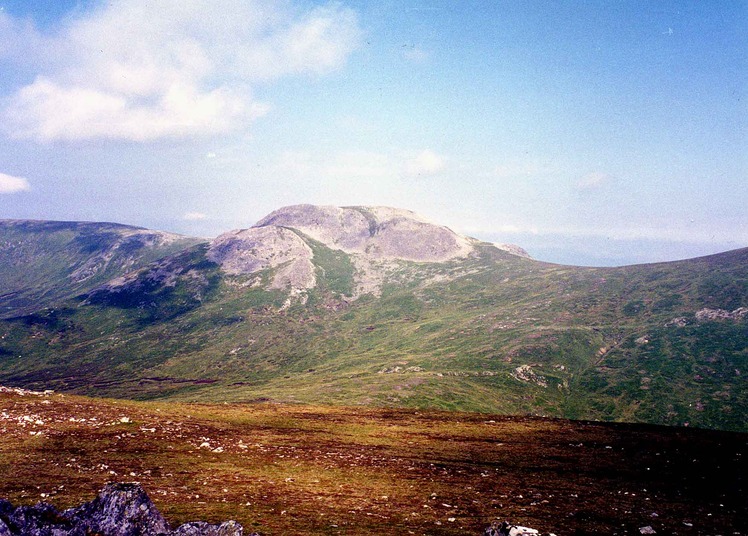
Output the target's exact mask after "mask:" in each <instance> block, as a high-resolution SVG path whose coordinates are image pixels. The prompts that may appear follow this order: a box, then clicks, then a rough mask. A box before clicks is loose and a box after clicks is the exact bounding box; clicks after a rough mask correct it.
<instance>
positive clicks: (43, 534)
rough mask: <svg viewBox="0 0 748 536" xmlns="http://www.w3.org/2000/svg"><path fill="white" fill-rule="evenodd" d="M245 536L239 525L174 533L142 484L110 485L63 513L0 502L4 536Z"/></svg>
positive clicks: (193, 526) (198, 525) (196, 526)
mask: <svg viewBox="0 0 748 536" xmlns="http://www.w3.org/2000/svg"><path fill="white" fill-rule="evenodd" d="M90 534H99V535H101V536H162V535H163V536H242V526H241V525H240V524H239V523H237V522H236V521H226V522H224V523H222V524H220V525H210V524H208V523H204V522H202V521H198V522H193V523H186V524H185V525H182V526H181V527H179V528H177V529H176V530H171V527H170V526H169V523H167V521H166V519H164V516H162V515H161V512H159V511H158V509H157V508H156V506H155V505H154V504H153V503H152V502H151V500H150V499H149V498H148V495H147V494H146V492H145V491H144V490H143V488H141V487H140V485H138V484H130V483H124V484H107V485H106V486H105V487H104V489H102V490H101V491H100V492H99V495H98V496H97V497H96V498H95V499H94V500H93V501H91V502H88V503H86V504H83V505H81V506H79V507H77V508H70V509H68V510H65V511H64V512H59V511H57V509H56V508H55V507H54V506H52V505H51V504H46V503H39V504H36V505H34V506H19V507H18V508H14V507H13V505H12V504H10V503H9V502H8V501H5V500H0V536H87V535H90Z"/></svg>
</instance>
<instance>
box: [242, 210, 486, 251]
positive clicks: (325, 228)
mask: <svg viewBox="0 0 748 536" xmlns="http://www.w3.org/2000/svg"><path fill="white" fill-rule="evenodd" d="M267 226H281V227H291V228H294V229H298V230H299V231H301V232H302V233H304V234H306V235H308V236H309V237H311V238H313V239H314V240H317V241H319V242H322V243H323V244H325V245H326V246H328V247H330V248H333V249H340V250H342V251H344V252H346V253H351V254H364V255H366V256H367V257H369V258H371V259H375V260H381V259H400V260H406V261H416V262H443V261H446V260H450V259H453V258H456V257H466V256H467V255H469V254H470V252H472V250H473V243H474V241H473V240H472V239H470V238H467V237H464V236H461V235H459V234H457V233H455V232H454V231H452V230H451V229H449V228H447V227H444V226H441V225H436V224H433V223H430V222H428V221H427V220H425V219H424V218H422V217H421V216H419V215H417V214H416V213H415V212H411V211H409V210H402V209H395V208H389V207H330V206H315V205H295V206H291V207H285V208H281V209H279V210H276V211H275V212H272V213H271V214H269V215H268V216H266V217H265V218H263V219H262V220H260V221H259V222H257V224H256V225H255V227H267Z"/></svg>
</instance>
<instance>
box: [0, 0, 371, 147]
mask: <svg viewBox="0 0 748 536" xmlns="http://www.w3.org/2000/svg"><path fill="white" fill-rule="evenodd" d="M0 22H1V23H2V24H0V32H1V35H3V36H4V37H10V38H14V37H17V38H20V37H24V39H26V41H25V42H27V43H30V44H29V45H28V47H30V49H29V50H21V49H20V48H19V47H18V46H14V47H12V48H11V49H8V50H2V51H0V55H4V56H6V57H7V56H11V55H12V56H15V57H16V58H15V59H16V60H17V61H18V60H19V58H18V56H20V55H23V54H26V55H28V56H29V57H37V58H38V57H39V56H40V55H41V54H40V51H39V49H40V48H43V49H48V50H49V52H50V55H49V58H48V60H47V61H45V62H43V63H42V67H41V68H40V70H39V72H37V73H36V74H37V76H36V78H35V80H34V81H33V82H32V83H30V84H28V85H25V86H23V87H21V88H19V89H18V90H17V91H16V92H15V93H14V94H13V95H11V96H10V97H9V98H8V99H7V100H6V101H5V102H4V103H3V104H4V106H3V108H4V110H3V112H2V116H3V123H4V125H5V130H6V132H7V134H9V135H12V136H14V137H18V138H31V139H37V140H82V139H93V138H114V139H126V140H134V141H147V140H153V139H157V138H163V137H180V136H192V135H205V134H208V135H210V134H215V133H219V132H224V131H227V130H230V129H232V128H236V127H238V126H245V125H247V124H248V123H251V122H252V120H253V119H255V118H257V117H259V116H261V115H263V114H265V113H267V111H268V109H269V108H268V105H267V104H266V103H264V102H260V101H258V100H256V99H255V98H254V97H253V92H252V88H253V87H256V86H257V84H261V83H265V82H268V81H271V80H275V79H277V78H279V77H282V76H288V75H299V74H304V73H309V74H323V73H326V72H328V71H330V70H333V69H336V68H338V67H340V66H341V65H342V64H343V63H344V62H345V60H346V58H347V57H348V55H349V53H350V52H351V51H352V50H353V48H354V47H355V46H356V45H357V42H358V38H359V33H360V31H359V27H358V22H357V18H356V15H355V13H354V12H353V11H352V10H350V9H347V8H344V7H342V6H340V5H339V4H337V3H330V4H327V5H323V6H318V7H315V8H312V9H311V10H309V11H306V12H300V11H299V10H295V9H293V8H292V7H290V6H289V4H288V3H287V2H282V1H280V0H278V1H275V0H255V1H246V0H188V1H185V0H162V1H159V2H156V3H154V2H150V1H148V0H122V1H119V2H107V3H105V4H102V5H100V6H99V7H97V8H94V9H93V10H92V11H90V12H88V13H86V14H85V15H84V16H82V17H79V18H76V19H73V20H70V21H68V22H67V23H66V25H65V27H64V28H61V29H60V30H59V32H58V33H57V34H55V36H53V37H46V36H42V35H40V34H39V33H38V32H35V31H33V32H32V31H31V30H30V29H29V28H28V26H24V25H20V24H18V23H17V21H13V20H10V18H9V17H8V16H7V15H5V16H4V17H3V20H2V21H0ZM22 34H23V35H22ZM29 34H31V35H32V36H33V37H34V38H33V39H29ZM11 42H15V43H18V42H19V40H18V39H11ZM22 42H23V41H22ZM28 47H27V48H28Z"/></svg>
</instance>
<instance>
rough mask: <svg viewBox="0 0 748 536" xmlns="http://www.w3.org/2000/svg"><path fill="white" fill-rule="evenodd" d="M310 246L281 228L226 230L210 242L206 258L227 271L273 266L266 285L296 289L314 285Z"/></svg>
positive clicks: (232, 272) (262, 268)
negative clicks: (270, 280) (270, 276)
mask: <svg viewBox="0 0 748 536" xmlns="http://www.w3.org/2000/svg"><path fill="white" fill-rule="evenodd" d="M312 257H313V253H312V250H311V248H310V247H309V246H308V245H307V244H306V242H304V240H302V239H301V237H299V235H297V234H296V233H295V232H294V231H292V230H290V229H286V228H283V227H275V226H271V227H252V228H250V229H243V230H237V231H230V232H228V233H224V234H222V235H220V236H219V237H218V238H216V239H215V240H213V241H212V242H211V243H210V247H209V248H208V259H210V260H211V261H213V262H215V263H217V264H220V265H221V268H222V269H223V271H225V272H226V273H229V274H235V275H236V274H252V273H256V272H259V271H261V270H265V269H267V268H273V269H275V273H274V275H273V279H272V282H271V285H270V288H278V289H289V288H290V289H291V290H292V291H293V290H295V291H299V290H303V289H309V288H312V287H314V285H315V282H316V278H315V274H314V264H313V263H312Z"/></svg>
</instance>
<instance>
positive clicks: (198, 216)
mask: <svg viewBox="0 0 748 536" xmlns="http://www.w3.org/2000/svg"><path fill="white" fill-rule="evenodd" d="M183 219H185V220H187V221H200V220H207V219H208V215H207V214H203V213H202V212H186V213H185V214H184V216H183Z"/></svg>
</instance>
